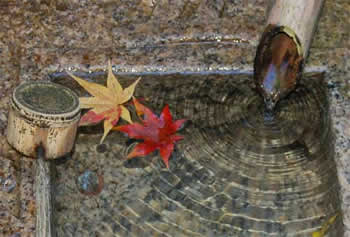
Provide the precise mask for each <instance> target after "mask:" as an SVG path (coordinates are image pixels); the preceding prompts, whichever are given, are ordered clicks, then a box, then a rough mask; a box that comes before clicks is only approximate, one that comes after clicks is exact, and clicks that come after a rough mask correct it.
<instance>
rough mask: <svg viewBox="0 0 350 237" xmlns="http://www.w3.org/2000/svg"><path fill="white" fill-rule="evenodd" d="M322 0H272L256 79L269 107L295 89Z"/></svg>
mask: <svg viewBox="0 0 350 237" xmlns="http://www.w3.org/2000/svg"><path fill="white" fill-rule="evenodd" d="M322 5H323V0H307V1H304V0H293V1H291V0H272V1H270V6H269V8H270V10H269V11H268V12H269V15H268V19H267V26H266V28H265V32H264V33H263V35H262V37H261V40H260V42H259V45H258V48H257V51H256V56H255V61H254V80H255V83H256V87H257V90H258V91H259V92H260V93H261V95H262V96H263V98H264V100H265V105H266V108H267V109H268V110H271V111H272V110H273V109H274V107H275V105H276V104H277V103H278V101H279V100H280V99H283V98H284V97H286V96H287V95H288V94H289V93H290V92H291V91H293V90H294V88H295V87H296V85H297V83H298V81H299V80H300V77H301V73H302V70H303V65H304V61H305V58H306V57H307V54H308V51H309V48H310V44H311V40H312V36H313V33H314V31H315V29H316V25H317V20H318V17H319V14H320V11H321V8H322Z"/></svg>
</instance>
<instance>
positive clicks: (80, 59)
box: [0, 0, 350, 236]
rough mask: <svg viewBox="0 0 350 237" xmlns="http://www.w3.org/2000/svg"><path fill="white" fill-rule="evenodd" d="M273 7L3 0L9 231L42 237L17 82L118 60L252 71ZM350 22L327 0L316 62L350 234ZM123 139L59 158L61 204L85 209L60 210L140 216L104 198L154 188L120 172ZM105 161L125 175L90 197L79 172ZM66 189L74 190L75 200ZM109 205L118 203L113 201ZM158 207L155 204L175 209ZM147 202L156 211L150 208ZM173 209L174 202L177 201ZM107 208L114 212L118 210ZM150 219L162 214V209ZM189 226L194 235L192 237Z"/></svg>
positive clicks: (310, 66) (135, 172)
mask: <svg viewBox="0 0 350 237" xmlns="http://www.w3.org/2000/svg"><path fill="white" fill-rule="evenodd" d="M266 10H267V6H266V2H265V1H256V0H247V1H239V0H238V1H210V3H208V2H207V1H201V0H194V1H177V0H175V1H158V0H155V1H148V0H133V1H118V0H116V1H112V0H105V1H78V0H73V1H66V0H58V1H51V0H38V1H23V2H22V3H19V2H17V1H11V0H8V1H2V2H1V3H0V20H1V22H2V27H1V28H0V135H1V137H0V236H18V234H20V236H33V231H34V230H35V199H34V196H33V186H32V184H33V180H32V177H33V170H32V166H33V161H32V160H30V159H25V158H24V157H22V156H21V155H20V154H18V153H17V152H15V151H14V150H13V149H12V148H10V147H9V145H8V144H7V142H6V139H5V134H6V124H7V111H8V108H9V107H8V101H9V95H10V93H11V91H12V90H13V88H14V87H15V86H16V85H18V84H19V83H21V82H23V81H28V80H40V79H44V80H50V77H49V75H51V74H52V73H54V72H61V71H64V70H66V69H73V70H77V71H84V72H89V71H98V70H102V69H105V65H106V63H107V60H108V59H110V58H111V59H112V63H113V64H114V65H115V67H114V69H115V70H116V71H117V72H126V73H145V72H215V71H220V72H229V71H235V72H240V71H251V70H252V66H253V59H254V55H255V48H256V45H257V43H258V40H259V36H260V34H261V32H262V31H263V22H264V20H265V15H266ZM349 19H350V3H349V1H347V0H335V1H326V2H325V6H324V9H323V12H322V15H321V17H320V22H319V27H318V30H317V32H316V35H315V38H314V40H313V43H312V46H311V50H310V53H309V58H308V60H307V64H306V70H307V71H314V70H318V71H320V70H321V71H325V72H326V80H327V83H328V88H329V94H330V102H331V106H330V108H331V116H332V123H333V128H334V131H335V135H336V140H335V141H336V142H335V151H336V155H335V161H336V163H337V168H338V177H339V181H340V184H341V189H342V207H343V211H344V224H345V230H346V234H345V236H350V172H349V170H350V160H349V159H348V158H349V157H350V149H349V147H350V62H349V60H348V58H350V35H349V34H350V24H349ZM115 136H117V135H112V136H110V137H107V139H106V142H105V145H103V146H101V145H98V142H99V137H100V136H99V135H96V134H95V135H91V134H90V135H87V134H86V133H85V134H84V133H81V134H80V135H79V137H78V141H77V144H78V145H77V146H76V149H75V153H74V155H73V158H74V159H71V160H70V161H68V162H65V163H63V164H57V171H58V172H57V174H56V175H55V179H56V181H57V184H58V185H57V192H56V193H55V198H56V199H57V203H68V204H69V203H74V205H75V206H69V205H68V206H65V205H58V206H57V207H56V208H57V209H58V210H57V211H58V212H61V213H70V214H71V215H74V214H75V213H81V214H83V215H85V216H89V217H91V218H89V220H85V219H84V221H82V222H80V225H81V224H83V223H84V225H85V224H92V225H91V226H93V223H89V221H91V222H93V220H94V216H95V215H99V216H103V214H104V213H100V212H99V210H105V209H103V208H110V209H112V210H114V207H117V208H118V210H119V211H120V213H115V216H118V218H120V219H118V221H119V223H121V222H126V221H127V220H129V221H130V220H131V221H132V220H133V221H136V220H137V215H135V213H133V212H132V210H130V209H123V208H122V207H123V206H125V205H126V204H127V203H122V205H121V204H120V203H115V202H113V201H108V202H107V201H104V200H106V199H108V198H111V197H112V196H110V195H118V200H120V201H123V197H129V196H132V193H127V192H126V193H120V192H119V191H118V190H119V189H120V188H119V189H118V188H117V187H120V186H122V187H123V188H122V189H121V190H128V189H129V188H130V189H133V188H135V187H134V186H135V185H139V186H145V185H148V183H147V182H148V181H149V180H151V179H148V178H147V172H148V170H147V168H145V169H143V168H134V169H130V168H127V167H124V168H123V167H122V170H123V172H122V173H113V167H116V166H118V167H121V166H122V162H116V161H115V160H116V159H117V160H118V157H119V158H121V156H123V154H124V153H125V152H126V151H125V150H123V147H122V146H121V145H118V143H115V139H116V138H115ZM84 143H88V144H90V146H86V145H84ZM91 144H95V145H91ZM112 147H113V149H111V148H112ZM119 151H120V152H121V153H119ZM123 152H124V153H123ZM100 157H102V158H100ZM94 158H100V159H94ZM102 167H110V168H109V169H110V170H109V171H110V172H112V174H113V175H114V176H115V177H116V178H115V179H109V178H108V177H107V178H106V177H104V178H105V179H104V183H105V187H104V188H105V189H104V190H102V192H101V193H100V194H99V195H98V196H85V195H83V194H81V193H80V192H79V191H78V189H77V186H76V183H75V180H76V178H77V177H78V176H79V175H80V174H81V173H82V172H83V171H85V170H87V169H92V170H94V171H96V172H98V173H99V174H101V175H102V174H103V170H101V168H102ZM66 168H67V170H66ZM65 172H67V175H68V174H69V175H71V174H73V175H72V177H65V174H66V173H65ZM150 175H152V174H150ZM153 175H154V174H153ZM141 176H142V177H141ZM64 178H71V181H70V182H69V183H60V180H61V182H62V180H65V179H64ZM189 178H190V177H189ZM136 180H138V182H135V181H136ZM209 181H210V180H209ZM209 181H208V182H209ZM129 186H130V187H129ZM136 188H137V187H136ZM66 193H70V194H74V195H72V196H67V195H66ZM145 198H146V193H145ZM72 200H75V201H74V202H71V201H72ZM78 201H79V202H78ZM80 203H82V205H79V204H80ZM106 203H107V204H109V205H112V206H111V207H108V206H103V205H104V204H106ZM135 205H136V204H135ZM140 205H141V204H140ZM152 205H153V204H152ZM154 205H157V203H154ZM154 205H153V206H152V207H153V208H154V210H158V211H159V210H164V209H166V208H165V207H163V206H160V207H156V206H154ZM101 207H103V208H101ZM120 208H121V209H120ZM135 208H141V207H138V206H136V207H135ZM143 208H146V207H145V205H144V206H143ZM157 208H158V209H157ZM167 208H170V209H171V208H172V207H171V205H170V204H169V206H168V207H167ZM150 213H151V212H150ZM105 214H106V215H105V216H107V217H108V215H110V213H105ZM68 216H69V215H68ZM125 216H127V218H125ZM147 218H150V219H152V218H156V215H150V216H149V217H147ZM186 218H189V219H190V218H191V216H187V217H186ZM111 219H112V218H106V219H105V220H106V223H105V224H106V225H103V226H101V228H111V226H113V225H109V224H110V223H109V224H108V221H109V220H111ZM185 220H186V219H185ZM185 220H184V222H186V221H185ZM56 221H57V223H58V225H59V226H60V228H59V229H60V231H61V232H59V233H61V234H60V235H59V236H69V235H68V234H66V233H75V235H72V236H88V235H86V234H87V233H89V232H88V231H89V229H88V228H87V229H86V230H85V231H86V232H81V233H78V232H76V231H77V230H78V229H79V230H80V228H79V226H77V225H74V224H73V223H72V222H70V221H69V220H66V219H64V218H63V217H61V218H60V217H58V219H57V220H56ZM124 224H125V223H124ZM132 226H133V228H136V229H135V230H134V231H135V232H134V233H135V234H134V235H135V236H137V234H136V233H137V231H138V230H137V225H132ZM158 228H160V229H161V228H162V226H161V225H160V226H159V227H158ZM188 228H191V227H188ZM196 228H197V227H196ZM198 228H199V227H198ZM149 231H151V230H149ZM179 231H180V230H179ZM183 231H184V236H191V235H190V233H187V232H185V230H183ZM164 232H166V230H164ZM62 233H65V234H64V235H62ZM16 234H17V235H16ZM169 235H170V236H171V235H172V234H171V233H169Z"/></svg>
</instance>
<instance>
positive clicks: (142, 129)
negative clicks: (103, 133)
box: [113, 98, 186, 168]
mask: <svg viewBox="0 0 350 237" xmlns="http://www.w3.org/2000/svg"><path fill="white" fill-rule="evenodd" d="M133 102H134V105H135V108H136V112H137V115H138V116H139V117H140V119H141V122H142V124H140V123H133V124H128V125H123V126H118V127H115V128H113V130H118V131H121V132H124V133H127V134H128V136H129V137H131V138H135V139H142V140H143V142H141V143H139V144H137V145H136V146H135V148H134V149H133V151H132V152H131V153H130V154H129V155H128V156H127V158H133V157H137V156H145V155H147V154H149V153H151V152H153V151H155V150H159V154H160V156H161V157H162V159H163V161H164V163H165V165H166V167H167V168H169V157H170V155H171V153H172V152H173V150H174V145H175V143H176V142H177V141H179V140H181V139H183V137H182V136H179V135H176V131H177V130H179V129H180V128H181V126H182V125H183V123H184V122H185V121H186V120H185V119H180V120H176V121H173V118H172V115H171V113H170V110H169V106H168V105H166V106H165V107H164V108H163V111H162V113H161V114H160V116H159V117H158V116H157V115H155V114H154V113H153V112H152V111H151V110H150V109H149V108H147V107H146V106H144V105H142V104H141V103H139V102H138V101H137V99H136V98H133ZM142 117H143V118H142Z"/></svg>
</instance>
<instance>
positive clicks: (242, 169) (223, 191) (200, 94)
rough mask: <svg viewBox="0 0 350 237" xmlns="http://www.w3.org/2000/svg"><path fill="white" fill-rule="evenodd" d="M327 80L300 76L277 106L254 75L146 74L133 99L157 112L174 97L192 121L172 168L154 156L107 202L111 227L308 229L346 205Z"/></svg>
mask: <svg viewBox="0 0 350 237" xmlns="http://www.w3.org/2000/svg"><path fill="white" fill-rule="evenodd" d="M310 77H312V78H310ZM92 79H93V78H92ZM321 79H322V75H313V76H309V78H305V79H303V80H301V83H300V85H299V87H298V88H297V90H296V91H295V92H293V93H291V94H290V95H289V96H288V98H286V99H284V100H281V101H279V102H278V104H277V105H276V107H275V109H274V111H273V112H271V111H268V110H266V109H265V106H264V101H263V99H262V98H261V97H260V96H259V95H258V93H257V92H256V91H255V90H254V89H253V82H252V78H251V75H161V76H156V75H149V76H144V77H143V79H142V80H141V82H140V84H139V87H138V88H137V90H136V93H137V94H136V97H139V98H143V100H144V103H145V104H146V105H147V106H150V107H151V108H153V109H154V111H160V110H161V108H162V107H163V106H164V104H166V103H167V104H169V106H170V109H171V112H172V114H173V115H174V116H175V119H180V118H187V119H189V120H190V122H189V123H188V124H187V125H186V126H185V128H184V129H183V130H182V131H180V133H182V134H183V135H184V137H185V139H184V140H183V142H180V143H179V144H178V146H177V149H176V150H177V151H176V152H175V154H174V155H173V156H172V158H171V159H170V170H167V169H162V167H161V165H155V163H156V162H157V161H159V162H161V161H160V159H152V160H151V163H150V168H151V171H149V170H148V171H147V172H146V173H147V175H145V177H144V178H143V179H139V181H134V183H133V186H132V187H135V188H133V189H131V190H130V188H129V189H128V192H129V194H124V193H123V194H121V195H123V199H118V198H119V197H118V196H116V195H115V196H114V199H112V200H109V201H108V202H106V203H105V205H106V208H107V207H108V208H107V209H108V210H106V212H108V213H110V215H108V216H110V218H111V219H109V221H107V222H106V220H105V222H106V224H108V222H113V223H114V225H117V224H116V223H118V225H120V226H121V227H123V228H121V229H118V228H115V229H114V230H112V232H113V233H114V234H121V233H124V234H125V233H133V234H135V235H136V236H137V235H138V236H141V235H140V234H144V236H147V234H150V233H152V234H154V233H157V234H159V235H160V236H163V235H161V234H162V233H167V234H169V235H170V236H196V235H197V234H201V235H204V236H242V237H249V236H311V233H312V232H314V231H317V230H319V229H320V228H321V226H322V225H324V223H327V220H329V218H331V217H332V216H335V215H336V214H337V213H339V212H340V202H339V200H338V191H339V190H338V189H339V185H338V181H337V173H336V167H335V162H334V160H333V153H334V147H333V135H332V130H331V127H330V118H329V114H328V100H327V93H326V90H325V88H324V85H323V83H322V81H321ZM93 80H94V79H93ZM120 80H121V81H122V84H124V83H123V80H124V81H127V80H134V78H133V77H132V76H124V77H121V78H120ZM55 81H56V82H60V83H63V84H66V85H70V86H71V87H74V85H73V84H69V83H71V82H69V81H67V80H65V79H62V78H59V77H57V78H55ZM101 83H103V82H102V81H101ZM125 84H128V82H125ZM84 142H85V143H86V142H87V141H86V140H85V141H84ZM78 144H79V140H78ZM121 144H122V142H121ZM87 146H89V144H88V143H87ZM111 149H113V148H112V147H111ZM157 164H158V163H157ZM160 164H161V163H160ZM129 169H130V168H129ZM118 172H126V171H123V170H118ZM105 175H108V174H105ZM141 180H142V181H141ZM145 180H146V181H145ZM137 182H140V183H143V182H146V183H147V184H142V185H141V184H140V185H138V184H137ZM120 188H122V186H120ZM106 192H107V191H106ZM121 193H122V192H121ZM121 211H122V214H120V212H121ZM101 212H102V210H101ZM151 217H152V218H151ZM126 222H127V224H125V223H126ZM150 227H152V228H150ZM342 228H343V227H342V220H341V215H338V217H337V219H336V221H335V222H334V223H333V224H332V225H331V226H330V227H329V230H328V231H329V234H330V235H329V236H342V231H343V230H342ZM96 229H98V228H96ZM151 229H152V230H151ZM96 231H97V232H99V233H100V232H101V233H102V232H103V230H101V229H98V230H96ZM106 231H107V232H108V231H111V230H106ZM149 236H152V235H149ZM164 236H165V235H164Z"/></svg>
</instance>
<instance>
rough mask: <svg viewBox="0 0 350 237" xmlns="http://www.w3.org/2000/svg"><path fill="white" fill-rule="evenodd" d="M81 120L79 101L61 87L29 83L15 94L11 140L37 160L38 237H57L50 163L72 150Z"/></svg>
mask: <svg viewBox="0 0 350 237" xmlns="http://www.w3.org/2000/svg"><path fill="white" fill-rule="evenodd" d="M79 118H80V106H79V99H78V97H77V96H76V95H75V93H73V92H72V91H71V90H70V89H68V88H65V87H63V86H61V85H57V84H54V83H50V82H26V83H23V84H21V85H20V86H18V87H17V88H15V90H14V91H13V94H12V99H11V108H10V112H9V118H8V127H7V140H8V142H9V144H10V145H11V146H13V147H14V148H15V149H16V150H17V151H19V152H20V153H22V154H24V155H25V156H29V157H34V158H37V162H36V172H35V178H34V180H35V199H36V236H37V237H51V236H55V234H54V228H53V225H52V224H53V223H52V203H51V180H50V166H49V165H50V164H49V162H47V160H50V159H56V158H59V157H62V156H64V155H66V154H67V153H69V152H70V151H71V150H72V148H73V145H74V140H75V136H76V131H77V127H78V122H79Z"/></svg>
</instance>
